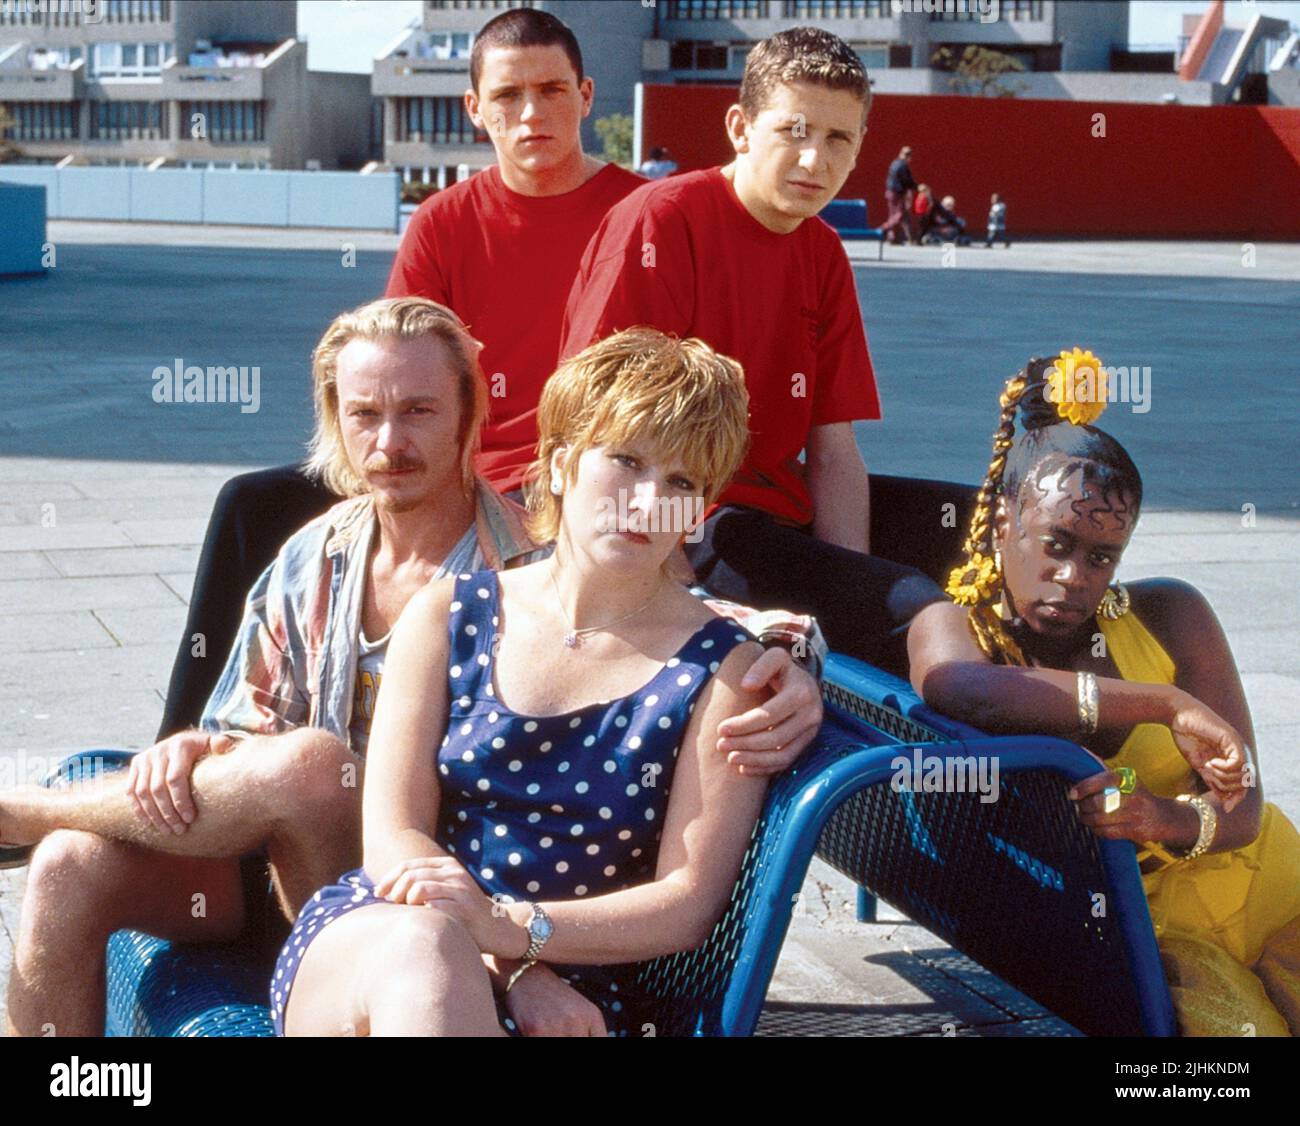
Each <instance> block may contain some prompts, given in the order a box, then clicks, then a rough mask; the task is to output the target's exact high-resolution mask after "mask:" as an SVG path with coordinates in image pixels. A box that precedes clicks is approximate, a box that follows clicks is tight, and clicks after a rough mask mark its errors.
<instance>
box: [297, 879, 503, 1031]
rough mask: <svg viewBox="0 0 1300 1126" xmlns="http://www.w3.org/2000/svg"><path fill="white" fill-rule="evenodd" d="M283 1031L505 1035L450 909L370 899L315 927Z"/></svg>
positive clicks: (472, 949)
mask: <svg viewBox="0 0 1300 1126" xmlns="http://www.w3.org/2000/svg"><path fill="white" fill-rule="evenodd" d="M285 1032H286V1033H287V1034H288V1035H290V1036H351V1035H355V1036H504V1035H505V1032H504V1030H503V1029H502V1028H501V1025H500V1024H499V1023H498V1021H497V1012H496V1004H495V1002H494V1001H493V999H492V983H491V981H490V980H489V978H488V974H487V970H486V969H485V968H484V966H483V955H482V954H481V953H480V951H479V948H478V946H477V945H476V944H475V942H474V940H473V939H472V938H471V937H470V934H469V932H468V931H467V930H466V929H465V928H464V927H463V926H462V925H461V924H460V923H458V922H457V921H456V920H455V919H453V918H451V917H450V916H449V915H446V914H444V913H443V912H441V911H438V910H436V909H434V908H430V907H407V906H404V905H400V904H396V903H377V904H374V905H373V906H368V907H361V908H358V909H357V910H356V911H353V912H351V913H350V914H348V915H344V916H343V917H342V918H340V919H339V920H338V921H337V922H334V923H331V924H330V925H329V926H327V927H326V928H325V929H324V930H323V931H321V932H320V933H319V934H317V935H316V937H315V939H314V940H313V941H312V944H311V946H309V947H308V948H307V953H306V954H305V955H303V959H302V963H301V965H300V966H299V967H298V974H297V978H296V979H295V982H294V986H293V992H292V993H290V995H289V1007H288V1010H287V1011H286V1013H285Z"/></svg>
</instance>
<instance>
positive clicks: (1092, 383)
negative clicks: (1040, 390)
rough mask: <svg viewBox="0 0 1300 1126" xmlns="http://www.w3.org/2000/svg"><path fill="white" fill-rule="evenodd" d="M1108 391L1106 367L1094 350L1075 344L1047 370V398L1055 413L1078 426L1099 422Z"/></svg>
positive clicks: (1104, 407)
mask: <svg viewBox="0 0 1300 1126" xmlns="http://www.w3.org/2000/svg"><path fill="white" fill-rule="evenodd" d="M1108 391H1109V386H1108V376H1107V373H1106V369H1105V368H1103V367H1102V366H1101V361H1100V360H1099V359H1097V357H1096V356H1094V355H1093V354H1092V353H1091V352H1085V351H1084V350H1083V349H1082V348H1075V349H1073V350H1072V351H1069V352H1062V353H1061V354H1060V355H1059V356H1058V357H1057V359H1056V364H1055V365H1054V366H1053V367H1052V368H1051V370H1050V371H1048V373H1047V400H1048V402H1051V403H1055V404H1056V413H1057V414H1059V415H1060V416H1061V417H1062V418H1063V419H1065V420H1066V421H1067V422H1071V423H1073V424H1074V425H1075V426H1082V425H1084V424H1087V423H1092V422H1096V421H1097V419H1098V418H1100V417H1101V412H1102V411H1104V410H1105V409H1106V402H1107V392H1108Z"/></svg>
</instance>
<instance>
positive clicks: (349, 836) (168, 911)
mask: <svg viewBox="0 0 1300 1126" xmlns="http://www.w3.org/2000/svg"><path fill="white" fill-rule="evenodd" d="M360 783H361V768H360V765H359V763H358V762H357V760H356V759H355V757H354V756H353V755H352V754H351V752H350V751H349V750H348V749H347V747H346V746H344V745H343V744H342V743H341V742H340V741H339V740H337V739H334V738H333V737H332V736H330V735H328V734H327V733H325V732H321V731H314V730H311V729H302V730H299V731H295V732H290V733H288V734H286V735H281V736H276V737H274V738H266V739H258V740H250V741H249V744H248V745H247V746H245V747H240V748H238V749H237V750H235V751H232V752H230V754H228V755H219V756H210V757H208V758H205V759H203V760H201V761H200V762H199V763H198V765H197V766H196V767H195V770H194V777H193V793H194V802H195V808H196V810H197V811H198V816H197V817H196V818H195V820H194V822H193V823H192V824H191V825H190V826H189V827H188V828H187V829H186V831H185V832H184V833H183V834H172V833H162V832H159V831H157V830H156V829H154V828H153V827H152V825H151V823H149V822H147V821H146V820H145V819H144V818H142V817H141V816H140V815H139V814H138V813H137V812H136V811H135V808H134V806H133V805H132V804H131V800H130V798H129V797H128V796H127V795H126V791H125V780H124V778H106V779H104V780H103V781H102V782H98V783H97V784H94V785H88V786H83V787H78V788H76V789H74V790H72V791H66V792H58V791H46V790H41V791H39V792H37V793H36V794H35V795H33V796H32V797H31V799H30V801H28V802H27V804H26V805H21V804H20V803H11V802H10V799H11V798H12V797H13V795H12V794H7V795H5V802H6V804H7V805H8V808H10V809H11V810H12V809H14V808H15V807H17V808H18V809H19V814H18V815H19V816H20V817H32V818H36V819H44V820H43V821H42V824H44V825H48V826H49V828H48V829H46V830H45V831H46V832H50V831H52V835H50V836H44V834H41V835H42V836H44V839H43V840H42V843H41V844H40V845H39V846H38V847H37V850H36V853H35V855H34V856H33V860H32V870H31V873H30V874H29V877H28V891H27V898H26V901H25V902H24V904H23V917H22V923H21V924H20V929H19V940H18V946H17V949H16V952H15V964H14V972H13V974H12V976H11V978H10V988H9V1020H10V1024H11V1027H12V1029H13V1030H14V1031H18V1032H23V1033H30V1034H33V1035H40V1034H41V1033H42V1030H43V1029H44V1028H45V1026H46V1025H53V1026H54V1028H55V1029H56V1030H57V1032H58V1033H59V1034H63V1033H64V1032H65V1031H66V1032H68V1033H69V1034H74V1035H76V1034H80V1035H97V1034H98V1033H100V1032H101V1031H102V1030H103V1020H104V1015H103V997H104V959H103V949H104V943H105V942H106V941H107V939H108V936H109V935H110V934H111V933H112V932H113V931H115V930H117V929H119V928H121V927H132V928H135V929H139V930H143V931H145V932H147V933H149V934H156V935H158V936H160V937H163V938H173V939H177V940H179V941H196V940H206V941H215V940H221V939H225V938H233V937H234V936H235V935H237V934H238V932H239V929H240V927H241V926H242V919H243V899H242V891H241V888H240V881H239V869H238V862H237V861H236V860H234V859H231V858H233V857H236V856H238V855H240V854H242V853H245V852H250V851H253V850H254V849H256V848H258V847H261V846H262V845H265V846H266V847H267V848H268V851H269V852H270V856H271V861H272V865H273V866H274V869H275V878H276V885H277V889H278V892H279V898H280V905H281V908H282V909H283V910H284V912H285V913H286V915H288V916H289V917H290V918H292V917H293V916H294V915H296V914H297V912H298V910H299V908H300V907H301V905H302V904H303V903H305V902H306V901H307V899H309V898H310V897H311V895H312V893H313V892H314V891H315V890H316V889H317V888H319V887H321V886H323V885H325V884H328V883H331V882H332V881H334V880H335V879H337V878H338V876H339V874H340V873H342V872H344V871H346V870H347V869H349V868H352V867H355V866H356V865H357V864H358V863H359V862H360V856H361V845H360V812H361V811H360V806H361V802H360V797H359V794H360V789H359V787H360ZM67 825H71V826H75V828H73V827H65V826H67ZM95 829H99V830H100V832H95V831H94V830H95ZM113 830H116V831H117V832H113ZM118 836H121V837H125V838H126V839H125V840H121V839H115V837H118ZM142 845H143V846H145V847H141V846H142ZM199 893H202V894H203V896H204V897H205V901H206V904H205V909H206V918H204V917H203V916H202V914H199V915H198V916H197V917H196V915H195V909H196V907H197V905H198V903H199V902H203V901H195V900H194V898H193V897H194V896H195V895H197V894H199Z"/></svg>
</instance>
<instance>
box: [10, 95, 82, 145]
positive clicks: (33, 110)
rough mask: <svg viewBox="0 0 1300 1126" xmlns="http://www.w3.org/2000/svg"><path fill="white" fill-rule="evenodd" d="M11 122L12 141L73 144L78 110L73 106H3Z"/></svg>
mask: <svg viewBox="0 0 1300 1126" xmlns="http://www.w3.org/2000/svg"><path fill="white" fill-rule="evenodd" d="M4 108H5V109H7V110H8V111H9V116H10V117H12V118H13V120H14V127H13V129H12V130H10V132H9V138H10V140H13V141H73V140H76V139H77V107H76V105H75V104H74V103H73V102H5V103H4Z"/></svg>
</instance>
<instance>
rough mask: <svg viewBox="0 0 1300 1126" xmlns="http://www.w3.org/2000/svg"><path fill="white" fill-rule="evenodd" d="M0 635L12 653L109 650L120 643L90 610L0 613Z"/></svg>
mask: <svg viewBox="0 0 1300 1126" xmlns="http://www.w3.org/2000/svg"><path fill="white" fill-rule="evenodd" d="M0 637H3V638H4V642H5V648H6V649H8V650H10V651H12V652H14V653H41V652H45V651H47V650H68V649H109V648H112V647H113V646H115V645H117V644H119V642H118V641H117V640H116V639H115V638H114V637H113V635H112V634H111V633H110V632H109V631H108V630H107V629H105V628H104V625H103V623H102V622H100V621H99V619H97V618H96V617H95V613H94V611H93V610H68V611H64V612H62V613H56V614H0Z"/></svg>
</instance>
